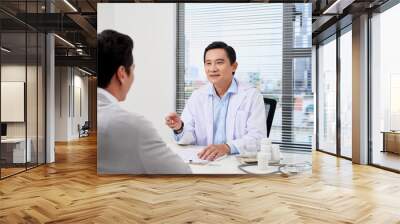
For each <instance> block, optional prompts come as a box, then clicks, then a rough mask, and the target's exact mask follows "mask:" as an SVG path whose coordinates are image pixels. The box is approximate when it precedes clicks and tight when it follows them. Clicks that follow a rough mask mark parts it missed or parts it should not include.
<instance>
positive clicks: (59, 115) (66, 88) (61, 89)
mask: <svg viewBox="0 0 400 224" xmlns="http://www.w3.org/2000/svg"><path fill="white" fill-rule="evenodd" d="M55 72H56V80H55V86H56V88H55V140H56V141H69V140H72V139H76V138H78V134H79V133H78V124H80V125H83V124H84V122H85V121H87V120H88V81H87V80H88V78H87V77H84V76H82V75H83V74H82V73H81V72H80V71H79V70H77V69H73V71H72V68H71V67H56V71H55ZM79 89H80V93H78V92H79V91H78V90H79ZM79 94H80V95H81V97H79ZM79 100H81V102H79ZM79 106H81V107H82V108H81V109H82V114H81V113H80V112H79Z"/></svg>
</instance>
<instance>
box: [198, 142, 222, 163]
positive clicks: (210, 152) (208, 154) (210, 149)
mask: <svg viewBox="0 0 400 224" xmlns="http://www.w3.org/2000/svg"><path fill="white" fill-rule="evenodd" d="M229 151H230V148H229V146H228V145H227V144H218V145H209V146H207V148H205V149H203V150H201V151H200V152H199V153H198V154H197V156H198V157H199V158H200V159H204V160H210V161H214V160H215V159H217V158H218V157H221V156H224V155H226V154H228V153H229Z"/></svg>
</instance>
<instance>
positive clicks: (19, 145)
mask: <svg viewBox="0 0 400 224" xmlns="http://www.w3.org/2000/svg"><path fill="white" fill-rule="evenodd" d="M27 142H28V144H27V146H28V147H26V151H25V138H7V139H2V140H1V157H2V159H3V160H5V162H6V163H25V159H26V158H27V162H30V161H31V144H32V141H31V139H30V138H28V139H27ZM25 152H26V153H25Z"/></svg>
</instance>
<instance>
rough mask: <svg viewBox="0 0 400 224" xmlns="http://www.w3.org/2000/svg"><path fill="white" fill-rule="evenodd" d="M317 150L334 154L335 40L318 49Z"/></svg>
mask: <svg viewBox="0 0 400 224" xmlns="http://www.w3.org/2000/svg"><path fill="white" fill-rule="evenodd" d="M318 65H319V68H318V91H317V92H318V105H319V109H318V119H319V122H318V148H319V149H320V150H323V151H327V152H330V153H335V154H336V39H333V40H332V41H329V42H328V43H326V44H324V45H320V46H319V48H318Z"/></svg>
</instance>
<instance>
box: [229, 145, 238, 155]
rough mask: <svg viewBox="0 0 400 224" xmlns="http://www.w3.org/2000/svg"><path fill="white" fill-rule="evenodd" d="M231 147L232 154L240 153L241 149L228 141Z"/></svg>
mask: <svg viewBox="0 0 400 224" xmlns="http://www.w3.org/2000/svg"><path fill="white" fill-rule="evenodd" d="M226 144H227V145H228V146H229V148H230V149H231V152H230V154H239V150H238V149H237V148H236V146H235V145H234V144H232V143H226Z"/></svg>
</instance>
